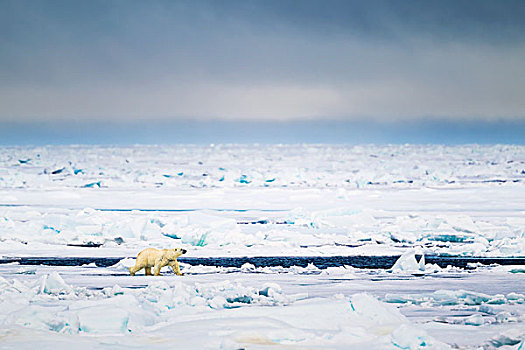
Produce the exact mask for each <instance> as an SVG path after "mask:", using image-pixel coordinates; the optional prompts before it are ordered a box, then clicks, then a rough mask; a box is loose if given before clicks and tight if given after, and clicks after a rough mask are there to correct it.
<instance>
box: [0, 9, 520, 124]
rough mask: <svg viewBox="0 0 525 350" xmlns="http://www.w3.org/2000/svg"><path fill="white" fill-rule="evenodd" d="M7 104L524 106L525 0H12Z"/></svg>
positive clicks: (93, 113) (253, 109)
mask: <svg viewBox="0 0 525 350" xmlns="http://www.w3.org/2000/svg"><path fill="white" fill-rule="evenodd" d="M0 6H1V9H0V31H1V33H2V35H1V38H0V40H1V41H0V46H1V48H2V55H1V56H0V80H1V82H0V118H1V119H3V120H10V119H20V118H27V119H46V118H47V119H49V118H80V119H85V118H94V119H97V118H108V117H111V118H115V119H122V120H125V119H142V118H160V119H162V118H167V119H169V118H200V119H206V118H219V119H234V120H235V119H250V118H252V119H269V120H293V119H303V118H312V119H315V118H329V119H360V118H368V117H372V118H376V119H378V120H383V119H406V118H420V117H440V118H457V117H461V118H483V119H494V118H514V119H520V118H523V117H525V96H524V91H525V67H524V65H523V63H522V62H524V61H525V41H524V40H523V39H524V33H525V31H524V29H525V24H524V23H523V21H522V18H525V4H524V3H523V2H521V1H475V2H473V1H440V2H431V1H308V0H303V1H286V0H281V1H195V2H194V1H178V2H175V1H150V2H141V1H89V2H84V1H23V0H20V1H3V2H2V3H1V5H0Z"/></svg>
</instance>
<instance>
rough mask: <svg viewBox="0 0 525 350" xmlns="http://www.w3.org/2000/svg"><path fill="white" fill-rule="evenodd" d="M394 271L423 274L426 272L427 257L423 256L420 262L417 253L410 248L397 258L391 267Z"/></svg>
mask: <svg viewBox="0 0 525 350" xmlns="http://www.w3.org/2000/svg"><path fill="white" fill-rule="evenodd" d="M390 271H391V272H394V273H411V274H421V273H425V257H424V255H422V256H421V259H420V260H419V262H418V261H417V260H416V254H415V252H414V251H413V250H410V251H408V252H406V253H404V254H403V255H401V256H400V257H399V259H397V261H396V262H395V264H394V266H392V268H391V269H390Z"/></svg>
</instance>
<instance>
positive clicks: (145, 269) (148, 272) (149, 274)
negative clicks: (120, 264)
mask: <svg viewBox="0 0 525 350" xmlns="http://www.w3.org/2000/svg"><path fill="white" fill-rule="evenodd" d="M144 271H146V276H151V275H152V273H151V267H149V266H148V267H145V268H144Z"/></svg>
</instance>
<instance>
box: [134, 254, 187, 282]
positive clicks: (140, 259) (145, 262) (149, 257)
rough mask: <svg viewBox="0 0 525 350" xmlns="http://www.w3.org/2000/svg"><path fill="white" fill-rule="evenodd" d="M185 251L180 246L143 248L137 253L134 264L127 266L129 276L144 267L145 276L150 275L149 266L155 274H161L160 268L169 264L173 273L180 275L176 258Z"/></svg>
mask: <svg viewBox="0 0 525 350" xmlns="http://www.w3.org/2000/svg"><path fill="white" fill-rule="evenodd" d="M185 253H186V249H182V248H175V249H155V248H147V249H144V250H143V251H141V252H140V253H139V254H138V255H137V261H135V266H132V267H130V268H129V273H130V274H131V276H135V273H136V272H137V271H138V270H140V269H144V271H146V276H151V268H152V267H153V274H154V275H155V276H161V274H160V269H161V268H163V267H164V266H168V265H169V266H170V267H171V269H172V270H173V272H175V274H177V275H179V276H182V273H181V272H180V267H179V263H178V261H177V258H178V257H179V256H181V255H182V254H185Z"/></svg>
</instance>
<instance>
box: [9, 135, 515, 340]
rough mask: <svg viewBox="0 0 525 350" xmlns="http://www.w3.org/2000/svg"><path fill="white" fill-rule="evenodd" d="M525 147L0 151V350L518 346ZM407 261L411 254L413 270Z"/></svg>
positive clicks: (188, 147) (58, 148) (51, 148)
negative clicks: (360, 263) (80, 260)
mask: <svg viewBox="0 0 525 350" xmlns="http://www.w3.org/2000/svg"><path fill="white" fill-rule="evenodd" d="M524 183H525V147H523V146H502V145H496V146H479V145H467V146H451V147H447V146H439V145H429V146H416V145H400V146H374V145H362V146H337V145H209V146H197V145H177V146H133V147H108V146H48V147H2V148H0V259H2V258H8V257H20V256H29V257H31V256H33V257H36V256H40V257H67V256H73V257H75V256H76V257H81V256H84V257H121V258H124V259H123V260H121V261H120V262H119V263H118V264H116V265H114V266H112V267H108V268H102V267H97V266H96V265H93V264H91V265H86V266H81V267H65V266H60V267H53V266H22V265H18V264H17V263H11V264H0V348H1V349H34V348H41V349H54V350H60V349H69V348H71V347H72V346H74V347H75V348H78V349H93V348H97V349H124V348H126V349H129V348H144V347H147V348H166V346H170V347H175V348H180V349H241V348H242V349H267V348H272V349H280V348H283V349H288V348H290V349H426V348H429V349H447V348H451V347H452V348H461V349H479V348H483V349H525V327H524V326H523V325H524V321H525V317H524V314H525V273H524V272H525V269H524V268H523V266H482V265H476V266H472V267H475V269H473V270H463V269H458V268H453V267H449V268H439V267H438V266H437V265H432V264H425V260H424V256H425V255H426V256H428V255H434V254H444V255H457V256H487V257H523V256H525V200H524V198H525V186H524ZM147 247H156V248H171V247H182V248H185V249H187V250H188V253H187V254H186V256H188V257H235V256H336V255H345V256H346V255H370V256H373V255H401V258H399V260H398V261H397V262H396V264H395V265H394V266H392V268H391V269H390V270H360V269H356V268H353V267H350V266H339V267H330V268H327V269H320V268H318V267H317V266H314V265H312V264H310V265H308V266H307V267H298V266H293V267H289V268H285V267H282V266H276V267H269V266H266V267H255V266H253V265H250V264H245V265H243V266H242V267H240V268H231V267H212V266H191V265H188V264H182V263H181V268H182V272H183V273H184V274H185V275H184V276H180V277H179V276H175V275H174V274H172V273H170V272H169V270H168V269H167V268H166V269H164V270H163V273H164V276H160V277H150V276H144V275H143V274H142V273H143V272H141V273H139V275H137V276H135V277H131V276H129V274H128V271H127V267H129V266H131V265H133V264H134V258H135V256H136V255H137V253H138V252H139V251H140V250H142V249H144V248H147ZM416 254H417V255H418V256H420V255H421V256H423V258H421V260H420V261H418V260H416Z"/></svg>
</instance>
